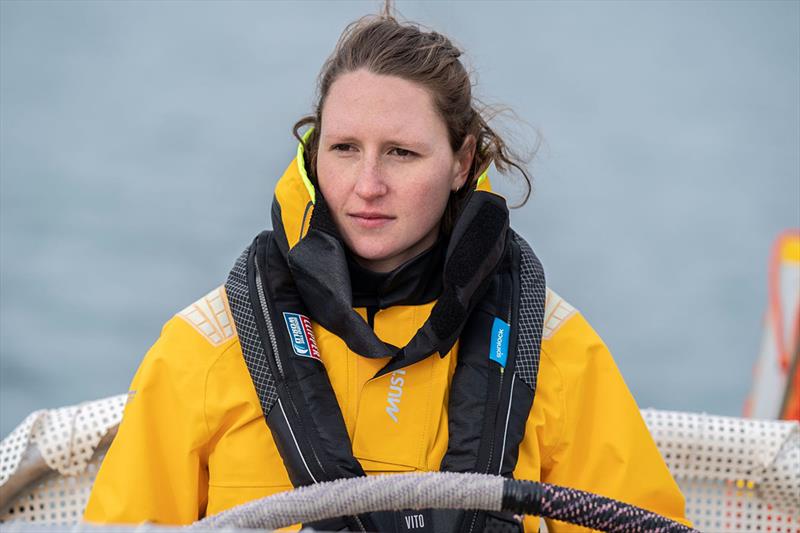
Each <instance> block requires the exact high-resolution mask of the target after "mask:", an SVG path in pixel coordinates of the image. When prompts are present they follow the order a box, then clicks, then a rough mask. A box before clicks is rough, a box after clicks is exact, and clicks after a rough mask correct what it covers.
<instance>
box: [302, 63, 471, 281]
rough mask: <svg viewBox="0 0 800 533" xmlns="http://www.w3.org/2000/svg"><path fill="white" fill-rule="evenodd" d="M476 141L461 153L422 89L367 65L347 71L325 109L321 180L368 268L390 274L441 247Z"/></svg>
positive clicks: (343, 230)
mask: <svg viewBox="0 0 800 533" xmlns="http://www.w3.org/2000/svg"><path fill="white" fill-rule="evenodd" d="M472 146H474V141H472V139H469V140H468V141H465V143H464V146H463V147H462V149H461V150H459V151H458V153H454V152H453V150H452V149H451V148H450V142H449V138H448V134H447V127H446V125H445V123H444V121H443V120H442V119H441V117H440V116H439V115H438V113H437V112H436V109H435V108H434V103H433V99H432V97H431V95H430V94H429V93H428V91H427V90H426V89H425V88H423V87H422V86H420V85H418V84H416V83H414V82H410V81H407V80H405V79H403V78H399V77H396V76H382V75H377V74H372V73H370V72H368V71H366V70H357V71H355V72H350V73H347V74H343V75H341V76H339V78H338V79H337V80H336V81H335V82H334V83H333V84H332V85H331V87H330V89H329V91H328V96H327V98H326V100H325V105H324V107H323V110H322V125H321V128H320V142H319V152H318V155H317V178H318V181H319V187H320V189H321V190H322V194H323V195H324V196H325V199H326V201H327V202H328V205H329V206H330V210H331V213H332V214H333V218H334V221H335V222H336V225H337V227H338V228H339V231H340V232H341V234H342V237H343V239H344V241H345V244H347V246H348V247H349V248H350V250H351V251H352V252H353V253H354V254H355V256H356V258H357V259H358V260H359V262H360V263H361V264H362V265H363V266H365V267H367V268H369V269H371V270H374V271H377V272H388V271H390V270H393V269H394V268H396V267H398V266H399V265H401V264H403V263H404V262H405V261H407V260H409V259H411V258H412V257H414V256H416V255H418V254H420V253H421V252H423V251H425V250H426V249H428V248H429V247H430V246H431V245H433V243H434V242H435V241H436V238H437V236H438V231H439V222H440V220H441V218H442V214H443V213H444V209H445V207H446V205H447V200H448V198H449V196H450V192H451V191H454V190H456V189H457V188H459V187H461V186H462V185H463V184H464V182H465V181H466V178H467V173H468V171H469V167H470V164H471V162H472V150H471V148H472Z"/></svg>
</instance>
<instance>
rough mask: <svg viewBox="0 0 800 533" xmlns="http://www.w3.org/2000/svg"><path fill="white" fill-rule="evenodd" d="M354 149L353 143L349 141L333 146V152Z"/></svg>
mask: <svg viewBox="0 0 800 533" xmlns="http://www.w3.org/2000/svg"><path fill="white" fill-rule="evenodd" d="M353 150H354V147H353V145H352V144H347V143H339V144H334V145H333V146H331V151H332V152H352V151H353Z"/></svg>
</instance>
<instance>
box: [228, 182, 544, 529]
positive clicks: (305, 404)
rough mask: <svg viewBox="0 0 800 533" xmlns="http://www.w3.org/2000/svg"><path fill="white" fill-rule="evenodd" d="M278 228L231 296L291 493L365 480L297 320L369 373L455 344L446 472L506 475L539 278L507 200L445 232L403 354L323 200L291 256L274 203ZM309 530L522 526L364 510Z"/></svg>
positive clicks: (474, 517) (475, 207)
mask: <svg viewBox="0 0 800 533" xmlns="http://www.w3.org/2000/svg"><path fill="white" fill-rule="evenodd" d="M273 227H274V228H275V230H274V231H272V232H263V233H261V234H260V235H258V237H256V239H255V240H254V241H253V243H252V245H251V246H250V247H248V248H247V249H246V250H245V251H244V253H243V254H242V255H241V257H239V259H238V260H237V261H236V264H235V265H234V267H233V269H232V270H231V273H230V275H229V277H228V280H227V282H226V285H225V288H226V291H227V294H228V299H229V302H230V306H231V311H232V313H233V317H234V321H235V323H236V329H237V332H238V335H239V341H240V343H241V346H242V352H243V354H244V359H245V361H246V363H247V367H248V369H249V371H250V375H251V377H252V379H253V383H254V385H255V389H256V391H257V393H258V397H259V400H260V402H261V408H262V410H263V412H264V417H265V419H266V422H267V425H268V426H269V429H270V431H271V432H272V435H273V438H274V440H275V443H276V446H277V448H278V451H279V452H280V454H281V457H282V459H283V462H284V465H285V466H286V469H287V471H288V473H289V478H290V480H291V482H292V484H293V485H294V486H295V487H299V486H304V485H309V484H311V483H318V482H321V481H330V480H334V479H339V478H344V477H354V476H363V475H365V473H364V470H363V468H362V467H361V464H360V463H359V462H358V460H357V459H356V458H355V457H354V455H353V451H352V444H351V442H350V439H349V436H348V433H347V428H346V426H345V422H344V418H343V416H342V412H341V409H340V408H339V405H338V402H337V400H336V397H335V394H334V391H333V388H332V386H331V383H330V380H329V378H328V375H327V372H326V370H325V367H324V366H323V364H322V362H321V361H320V360H319V358H318V354H313V353H312V354H310V356H300V355H297V346H298V345H297V340H296V339H294V340H293V338H292V334H291V328H287V325H290V322H289V321H290V320H292V321H295V322H293V324H294V326H293V327H304V326H305V327H309V328H310V322H308V319H307V318H306V317H312V318H313V319H314V320H315V321H317V322H318V323H320V324H321V325H322V326H324V327H325V328H326V329H328V330H329V331H331V332H333V333H335V334H337V335H339V336H340V337H341V338H342V339H343V340H344V341H345V342H346V343H347V345H348V347H349V348H350V349H351V350H352V351H353V352H355V353H358V354H360V355H362V356H365V357H383V358H385V357H391V358H390V359H389V362H388V363H387V364H386V365H385V366H384V367H383V368H382V369H381V370H380V371H379V372H378V373H377V374H376V376H375V377H378V376H380V375H384V374H386V373H388V372H393V371H395V370H398V369H400V368H403V367H405V366H408V365H411V364H413V363H415V362H417V361H420V360H422V359H424V358H425V357H428V356H430V355H432V354H433V353H434V352H438V353H439V354H447V353H448V352H449V351H450V349H451V348H452V346H453V344H454V343H455V342H456V340H458V339H460V343H459V350H458V355H457V357H458V360H457V363H456V370H455V374H454V376H453V380H452V384H451V388H450V399H449V405H448V418H449V420H448V430H449V441H448V447H447V451H446V453H445V455H444V458H443V459H442V463H441V466H440V469H441V470H443V471H452V472H481V473H492V474H499V475H502V476H506V477H512V473H513V471H514V468H515V466H516V464H517V458H518V453H519V446H520V443H521V442H522V439H523V436H524V431H525V424H526V421H527V419H528V415H529V413H530V410H531V406H532V403H533V398H534V393H535V390H536V375H537V372H538V366H539V350H540V344H541V332H542V323H543V320H544V305H545V280H544V272H543V270H542V267H541V264H540V263H539V261H538V259H537V258H536V256H535V255H534V253H533V251H532V250H531V248H530V247H529V246H528V244H527V243H526V242H525V241H524V240H523V239H522V238H521V237H519V236H518V235H517V234H516V233H514V232H513V231H511V230H510V229H509V228H508V211H507V209H506V207H505V202H504V201H503V200H502V199H501V198H500V197H498V196H496V195H494V194H491V193H484V192H474V193H473V194H472V197H471V198H470V200H469V201H468V202H467V204H466V206H465V208H464V209H463V211H462V214H461V216H460V217H459V220H458V221H457V223H456V225H455V227H454V229H453V231H452V233H451V238H450V242H449V245H448V249H447V252H446V255H445V266H444V274H443V280H444V284H443V290H442V294H441V296H440V297H439V298H438V300H437V302H436V304H435V305H434V307H433V309H432V311H431V314H430V317H429V318H428V320H427V321H426V323H425V324H424V325H423V327H422V328H420V329H419V331H418V332H417V333H416V334H415V335H414V337H413V338H412V340H411V341H410V342H409V343H408V345H406V346H405V347H401V348H398V347H395V346H391V345H389V344H386V343H383V342H382V341H381V340H380V339H378V338H377V336H376V335H375V334H374V332H373V331H372V329H371V328H370V327H369V325H368V324H367V323H366V322H365V321H364V320H363V319H362V318H361V317H360V316H359V315H358V314H356V313H355V311H353V309H352V300H351V294H350V284H349V273H348V271H347V267H346V261H345V258H344V248H343V245H342V243H341V240H340V239H339V237H338V235H337V233H336V229H335V227H334V225H333V223H332V221H331V219H330V215H329V213H328V211H327V208H326V206H325V203H324V199H323V198H322V197H321V195H318V197H317V204H316V205H315V207H314V211H313V214H312V218H311V221H310V225H309V230H308V233H307V234H306V235H305V236H304V237H303V238H302V239H301V240H300V241H299V242H298V243H297V245H295V246H294V247H293V248H292V249H291V250H289V246H288V243H287V239H286V236H285V234H284V233H283V228H282V225H281V223H280V206H279V205H278V204H277V202H276V203H274V204H273ZM293 342H294V344H293ZM307 348H309V349H311V347H307ZM314 349H315V348H314ZM315 355H317V356H316V357H315ZM306 525H307V526H311V527H314V528H315V529H325V530H329V531H330V530H333V531H335V530H342V529H348V530H354V531H398V532H399V531H435V532H437V533H438V532H448V533H449V532H463V533H474V532H478V531H484V530H487V531H488V530H492V531H500V530H502V531H521V530H522V526H521V523H520V522H519V521H518V520H516V519H515V518H514V517H513V516H511V515H508V514H505V515H504V514H500V513H496V514H495V513H482V512H480V513H479V512H473V511H447V510H426V511H423V512H420V511H399V512H380V513H370V514H365V515H359V516H349V517H342V518H341V519H337V520H335V521H326V522H325V523H315V524H306Z"/></svg>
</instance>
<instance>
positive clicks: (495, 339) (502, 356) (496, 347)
mask: <svg viewBox="0 0 800 533" xmlns="http://www.w3.org/2000/svg"><path fill="white" fill-rule="evenodd" d="M510 332H511V326H509V325H508V324H507V323H506V322H504V321H503V320H501V319H499V318H497V317H495V319H494V324H492V341H491V343H490V344H489V359H491V360H492V361H494V362H495V363H498V364H499V365H500V366H502V367H503V368H505V367H506V359H508V336H509V334H510Z"/></svg>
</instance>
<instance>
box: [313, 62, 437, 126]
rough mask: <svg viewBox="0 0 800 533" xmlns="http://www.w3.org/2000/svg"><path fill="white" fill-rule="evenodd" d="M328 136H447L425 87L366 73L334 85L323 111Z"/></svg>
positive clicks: (345, 77)
mask: <svg viewBox="0 0 800 533" xmlns="http://www.w3.org/2000/svg"><path fill="white" fill-rule="evenodd" d="M322 134H323V135H325V136H329V135H330V136H353V137H359V136H366V135H371V136H388V137H401V138H411V139H413V138H417V140H419V139H420V138H424V139H429V140H430V139H431V138H432V137H436V136H440V135H444V136H445V138H446V136H447V127H446V125H445V124H444V121H443V120H442V118H441V117H440V116H439V114H438V113H437V111H436V108H435V106H434V103H433V97H432V96H431V94H430V93H429V92H428V90H427V89H426V88H425V87H423V86H422V85H420V84H418V83H415V82H412V81H408V80H405V79H403V78H400V77H398V76H385V75H379V74H373V73H371V72H367V71H366V70H357V71H355V72H348V73H346V74H342V75H341V76H339V77H338V78H337V79H336V81H335V82H333V84H332V85H331V87H330V89H329V91H328V96H327V97H326V99H325V103H324V107H323V109H322Z"/></svg>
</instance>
